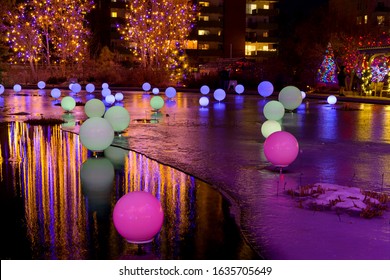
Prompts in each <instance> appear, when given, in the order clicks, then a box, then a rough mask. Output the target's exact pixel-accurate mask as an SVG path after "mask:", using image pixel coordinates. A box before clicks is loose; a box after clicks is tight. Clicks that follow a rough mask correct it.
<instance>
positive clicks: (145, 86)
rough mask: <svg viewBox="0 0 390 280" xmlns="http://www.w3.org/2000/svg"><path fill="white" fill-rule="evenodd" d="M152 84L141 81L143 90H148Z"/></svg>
mask: <svg viewBox="0 0 390 280" xmlns="http://www.w3.org/2000/svg"><path fill="white" fill-rule="evenodd" d="M151 87H152V86H151V85H150V84H149V83H143V85H142V89H143V90H144V91H149V90H150V88H151Z"/></svg>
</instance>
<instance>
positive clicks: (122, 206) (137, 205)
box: [113, 191, 164, 243]
mask: <svg viewBox="0 0 390 280" xmlns="http://www.w3.org/2000/svg"><path fill="white" fill-rule="evenodd" d="M113 221H114V226H115V228H116V230H117V231H118V233H119V234H120V235H121V236H122V237H124V238H125V239H126V240H127V241H128V242H130V243H148V242H151V241H152V240H153V238H154V236H155V235H156V234H157V233H159V231H160V230H161V227H162V224H163V221H164V212H163V209H162V207H161V203H160V201H159V200H158V199H157V198H155V197H154V196H153V195H152V194H150V193H148V192H143V191H136V192H130V193H127V194H125V195H124V196H122V197H121V198H120V199H119V200H118V202H117V203H116V204H115V207H114V211H113Z"/></svg>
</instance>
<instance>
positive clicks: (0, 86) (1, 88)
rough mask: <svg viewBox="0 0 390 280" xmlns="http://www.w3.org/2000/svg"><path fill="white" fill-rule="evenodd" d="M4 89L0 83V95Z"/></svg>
mask: <svg viewBox="0 0 390 280" xmlns="http://www.w3.org/2000/svg"><path fill="white" fill-rule="evenodd" d="M4 91H5V88H4V86H3V85H0V95H1V94H3V93H4Z"/></svg>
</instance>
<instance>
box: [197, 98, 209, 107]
mask: <svg viewBox="0 0 390 280" xmlns="http://www.w3.org/2000/svg"><path fill="white" fill-rule="evenodd" d="M199 104H200V106H202V107H206V106H207V105H209V99H208V98H207V97H206V96H202V97H201V98H199Z"/></svg>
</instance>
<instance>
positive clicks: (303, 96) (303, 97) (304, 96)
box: [301, 91, 306, 99]
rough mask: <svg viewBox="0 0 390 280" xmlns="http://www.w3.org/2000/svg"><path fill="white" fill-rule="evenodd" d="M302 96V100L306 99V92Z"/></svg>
mask: <svg viewBox="0 0 390 280" xmlns="http://www.w3.org/2000/svg"><path fill="white" fill-rule="evenodd" d="M301 95H302V99H305V98H306V92H304V91H301Z"/></svg>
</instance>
